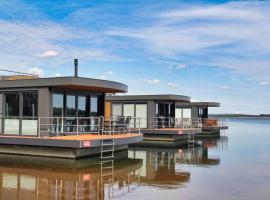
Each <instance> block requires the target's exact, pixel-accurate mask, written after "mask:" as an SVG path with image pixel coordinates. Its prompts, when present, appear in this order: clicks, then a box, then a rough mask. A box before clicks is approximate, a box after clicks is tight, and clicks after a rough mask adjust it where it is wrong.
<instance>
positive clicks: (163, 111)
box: [156, 103, 175, 117]
mask: <svg viewBox="0 0 270 200" xmlns="http://www.w3.org/2000/svg"><path fill="white" fill-rule="evenodd" d="M174 108H175V106H174V104H173V103H157V104H156V115H157V116H158V117H173V116H174Z"/></svg>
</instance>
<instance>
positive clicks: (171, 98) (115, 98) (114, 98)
mask: <svg viewBox="0 0 270 200" xmlns="http://www.w3.org/2000/svg"><path fill="white" fill-rule="evenodd" d="M106 98H107V100H109V101H151V100H153V101H176V102H177V101H180V102H190V97H188V96H184V95H174V94H159V95H121V96H118V95H117V96H107V97H106Z"/></svg>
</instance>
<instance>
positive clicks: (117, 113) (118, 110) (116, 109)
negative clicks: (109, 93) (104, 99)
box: [112, 104, 122, 116]
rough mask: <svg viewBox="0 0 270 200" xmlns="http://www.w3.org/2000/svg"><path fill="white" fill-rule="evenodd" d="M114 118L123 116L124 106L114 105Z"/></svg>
mask: <svg viewBox="0 0 270 200" xmlns="http://www.w3.org/2000/svg"><path fill="white" fill-rule="evenodd" d="M112 116H122V104H112Z"/></svg>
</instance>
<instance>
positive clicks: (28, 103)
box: [21, 92, 38, 135]
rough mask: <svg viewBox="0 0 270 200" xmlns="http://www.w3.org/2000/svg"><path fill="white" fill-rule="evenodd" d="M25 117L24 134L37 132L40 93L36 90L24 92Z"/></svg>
mask: <svg viewBox="0 0 270 200" xmlns="http://www.w3.org/2000/svg"><path fill="white" fill-rule="evenodd" d="M22 100H23V118H22V130H21V133H22V135H36V134H37V113H38V94H37V93H35V92H24V93H22Z"/></svg>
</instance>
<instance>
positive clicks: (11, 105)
mask: <svg viewBox="0 0 270 200" xmlns="http://www.w3.org/2000/svg"><path fill="white" fill-rule="evenodd" d="M19 106H20V95H19V93H11V94H6V103H5V115H6V117H17V116H19V115H20V109H19Z"/></svg>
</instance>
